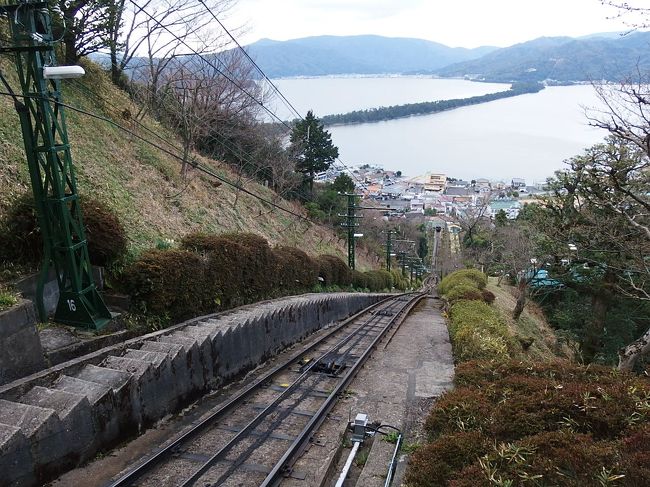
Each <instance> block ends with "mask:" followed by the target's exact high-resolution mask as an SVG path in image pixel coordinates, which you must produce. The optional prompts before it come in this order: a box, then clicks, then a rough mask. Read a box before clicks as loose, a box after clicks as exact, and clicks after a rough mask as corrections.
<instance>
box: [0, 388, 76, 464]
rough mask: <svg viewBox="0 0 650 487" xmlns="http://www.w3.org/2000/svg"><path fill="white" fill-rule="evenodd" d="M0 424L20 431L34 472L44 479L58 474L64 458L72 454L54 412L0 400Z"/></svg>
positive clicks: (49, 409) (48, 409) (59, 421)
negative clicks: (56, 472) (28, 450)
mask: <svg viewBox="0 0 650 487" xmlns="http://www.w3.org/2000/svg"><path fill="white" fill-rule="evenodd" d="M0 424H2V425H4V426H11V427H15V428H18V429H20V431H21V433H22V434H23V436H24V437H25V439H26V441H27V443H28V444H29V449H30V452H31V457H32V459H33V462H34V470H36V469H38V470H39V471H40V472H41V474H43V475H48V473H50V472H51V471H53V470H56V466H57V463H58V461H59V459H60V458H61V456H64V455H66V454H67V453H68V452H69V451H70V447H71V445H70V444H69V443H67V442H68V439H67V437H66V435H65V432H64V431H63V425H62V424H61V420H60V419H59V416H58V415H57V414H56V411H54V409H51V408H43V407H39V406H31V405H29V404H23V403H19V402H11V401H5V400H4V399H0Z"/></svg>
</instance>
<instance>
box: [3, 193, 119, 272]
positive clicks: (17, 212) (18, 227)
mask: <svg viewBox="0 0 650 487" xmlns="http://www.w3.org/2000/svg"><path fill="white" fill-rule="evenodd" d="M80 201H81V212H82V215H83V221H84V227H85V233H86V241H87V242H88V255H89V257H90V262H91V263H92V264H94V265H99V266H108V265H111V264H112V263H114V262H116V261H118V260H119V259H120V258H121V257H122V256H123V255H124V254H125V253H126V250H127V237H126V231H125V230H124V227H123V226H122V224H121V223H120V220H119V219H118V218H117V216H116V215H115V213H113V211H112V210H110V209H109V208H108V207H107V206H106V205H105V204H103V203H102V202H100V201H98V200H94V199H92V198H82V199H81V200H80ZM0 258H2V259H4V260H10V261H14V262H20V263H23V264H40V262H41V261H42V260H43V237H42V234H41V229H40V226H39V224H38V215H37V212H36V205H35V203H34V197H33V196H32V194H31V193H24V194H22V195H21V196H19V197H18V198H17V199H16V200H14V202H13V205H12V206H11V207H10V208H9V210H8V212H7V214H6V215H5V216H4V217H3V219H2V221H0Z"/></svg>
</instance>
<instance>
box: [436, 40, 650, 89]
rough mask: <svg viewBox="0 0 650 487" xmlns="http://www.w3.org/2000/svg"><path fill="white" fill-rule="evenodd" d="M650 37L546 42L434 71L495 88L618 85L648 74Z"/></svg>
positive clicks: (524, 44)
mask: <svg viewBox="0 0 650 487" xmlns="http://www.w3.org/2000/svg"><path fill="white" fill-rule="evenodd" d="M648 42H650V33H648V32H635V33H631V34H629V35H619V36H616V37H613V38H607V37H590V38H586V39H573V38H571V37H542V38H539V39H535V40H531V41H528V42H524V43H521V44H516V45H514V46H510V47H507V48H504V49H499V50H498V51H494V52H491V53H488V54H486V55H485V56H483V57H481V58H479V59H476V60H471V61H465V62H461V63H458V64H453V65H451V66H447V67H444V68H442V69H439V70H436V71H435V73H436V74H438V75H440V76H470V77H472V78H474V79H481V80H489V81H494V82H504V81H505V82H508V81H543V80H547V79H548V80H556V81H558V82H561V83H571V82H576V81H599V80H603V79H604V80H608V81H614V82H616V81H620V80H622V79H624V78H625V77H626V76H633V75H635V74H636V73H637V69H640V70H642V71H643V70H647V69H648V68H649V67H650V57H648V55H647V51H648Z"/></svg>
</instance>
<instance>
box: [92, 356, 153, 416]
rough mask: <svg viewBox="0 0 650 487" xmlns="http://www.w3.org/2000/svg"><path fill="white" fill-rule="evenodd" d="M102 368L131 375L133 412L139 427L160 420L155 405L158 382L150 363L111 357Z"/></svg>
mask: <svg viewBox="0 0 650 487" xmlns="http://www.w3.org/2000/svg"><path fill="white" fill-rule="evenodd" d="M102 366H104V367H108V368H109V369H116V370H121V371H123V372H128V373H130V374H131V376H132V377H131V388H130V392H131V394H130V397H131V406H132V409H131V410H132V412H133V418H134V420H135V421H137V423H138V425H140V426H141V425H142V424H150V423H153V422H154V421H156V420H158V419H159V418H158V417H157V414H156V412H157V410H158V408H157V407H156V405H155V395H156V393H155V386H156V380H155V377H154V372H153V366H152V365H151V363H150V362H146V361H144V360H139V359H135V358H127V357H116V356H113V355H109V356H108V357H106V358H105V359H104V362H102Z"/></svg>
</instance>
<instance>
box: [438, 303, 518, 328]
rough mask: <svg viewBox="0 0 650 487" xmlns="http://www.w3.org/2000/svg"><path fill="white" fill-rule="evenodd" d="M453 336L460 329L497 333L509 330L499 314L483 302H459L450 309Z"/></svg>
mask: <svg viewBox="0 0 650 487" xmlns="http://www.w3.org/2000/svg"><path fill="white" fill-rule="evenodd" d="M449 320H450V327H449V328H450V329H449V331H450V332H451V333H452V334H455V333H456V330H458V329H460V328H465V327H468V328H477V329H481V330H489V331H494V332H497V333H507V332H508V328H507V327H506V325H505V324H504V323H503V322H502V321H501V318H500V316H499V312H498V311H497V310H496V309H494V308H492V307H491V306H490V305H489V304H487V303H484V302H481V301H458V302H457V303H454V305H453V306H452V307H451V308H450V309H449Z"/></svg>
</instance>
